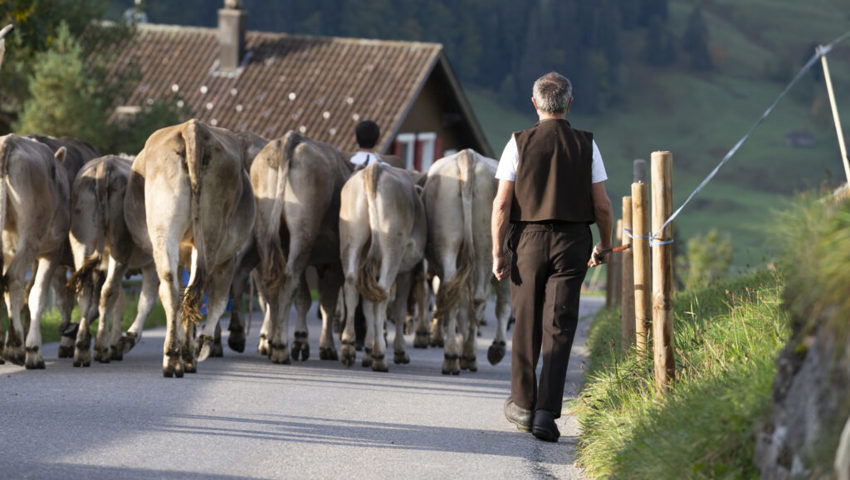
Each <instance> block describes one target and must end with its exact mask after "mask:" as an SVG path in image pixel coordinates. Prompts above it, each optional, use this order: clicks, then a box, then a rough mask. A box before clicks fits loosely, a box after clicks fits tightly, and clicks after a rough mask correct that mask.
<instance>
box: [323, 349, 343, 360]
mask: <svg viewBox="0 0 850 480" xmlns="http://www.w3.org/2000/svg"><path fill="white" fill-rule="evenodd" d="M319 360H339V355H337V353H336V349H335V348H331V347H319Z"/></svg>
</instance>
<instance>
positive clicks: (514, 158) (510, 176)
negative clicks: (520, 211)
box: [496, 135, 608, 183]
mask: <svg viewBox="0 0 850 480" xmlns="http://www.w3.org/2000/svg"><path fill="white" fill-rule="evenodd" d="M518 164H519V151H517V148H516V140H515V139H514V136H513V135H511V139H510V140H508V144H507V145H505V150H504V151H502V157H501V158H500V159H499V167H498V168H496V178H498V179H499V180H508V181H511V182H515V181H516V167H517V165H518ZM591 171H592V173H591V183H599V182H604V181H605V180H608V174H607V173H606V172H605V165H604V164H603V163H602V154H601V153H599V147H597V146H596V140H594V141H593V163H592V164H591Z"/></svg>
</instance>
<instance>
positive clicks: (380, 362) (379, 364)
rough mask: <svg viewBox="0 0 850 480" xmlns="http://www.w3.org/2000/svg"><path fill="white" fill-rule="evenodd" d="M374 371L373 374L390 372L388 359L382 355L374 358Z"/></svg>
mask: <svg viewBox="0 0 850 480" xmlns="http://www.w3.org/2000/svg"><path fill="white" fill-rule="evenodd" d="M372 371H373V372H389V371H390V369H389V367H388V366H387V359H386V358H385V357H384V356H383V355H381V356H380V357H378V358H375V357H372Z"/></svg>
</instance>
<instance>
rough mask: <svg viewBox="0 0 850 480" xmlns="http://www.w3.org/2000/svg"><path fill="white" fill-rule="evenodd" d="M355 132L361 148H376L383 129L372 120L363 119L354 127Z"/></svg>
mask: <svg viewBox="0 0 850 480" xmlns="http://www.w3.org/2000/svg"><path fill="white" fill-rule="evenodd" d="M354 134H355V135H356V136H357V145H359V146H360V148H375V144H376V143H378V138H379V137H380V136H381V129H380V128H378V124H377V123H375V122H373V121H372V120H363V121H362V122H360V123H358V124H357V126H356V127H354Z"/></svg>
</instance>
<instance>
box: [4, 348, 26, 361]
mask: <svg viewBox="0 0 850 480" xmlns="http://www.w3.org/2000/svg"><path fill="white" fill-rule="evenodd" d="M3 359H4V360H6V361H7V362H12V363H14V364H15V365H23V364H24V347H23V345H21V344H20V343H18V345H15V346H10V345H9V344H8V343H7V344H6V349H5V350H4V351H3Z"/></svg>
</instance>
